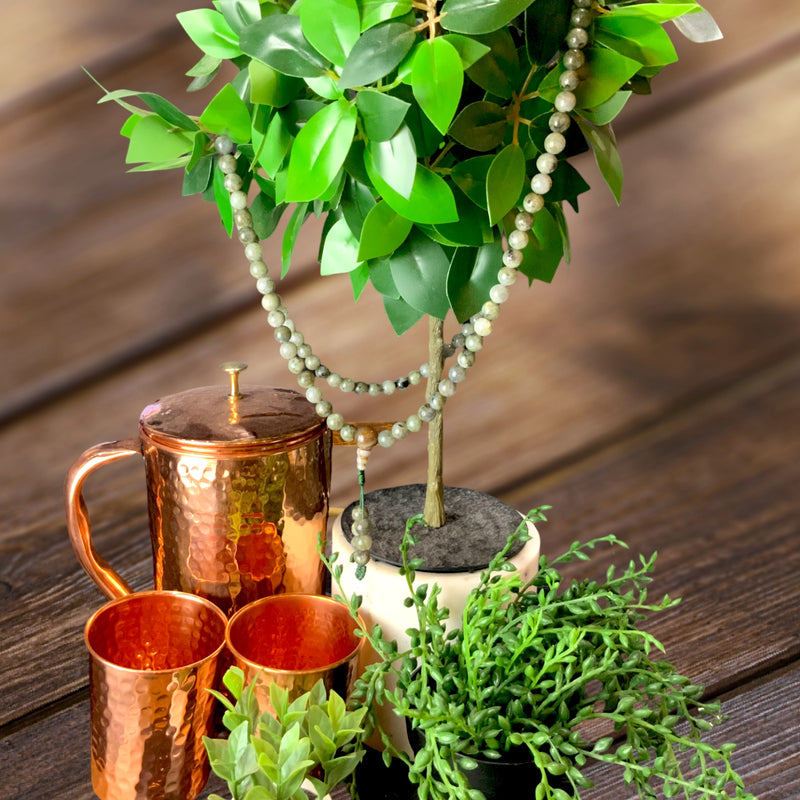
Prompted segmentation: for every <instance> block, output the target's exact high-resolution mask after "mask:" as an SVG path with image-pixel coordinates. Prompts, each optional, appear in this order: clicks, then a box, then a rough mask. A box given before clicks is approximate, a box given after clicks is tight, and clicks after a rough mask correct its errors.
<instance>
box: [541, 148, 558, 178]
mask: <svg viewBox="0 0 800 800" xmlns="http://www.w3.org/2000/svg"><path fill="white" fill-rule="evenodd" d="M556 167H558V159H557V158H556V157H555V156H554V155H553V154H552V153H542V154H541V155H540V156H539V157H538V158H537V159H536V169H538V170H539V172H541V173H543V174H544V175H550V174H551V173H553V172H555V171H556Z"/></svg>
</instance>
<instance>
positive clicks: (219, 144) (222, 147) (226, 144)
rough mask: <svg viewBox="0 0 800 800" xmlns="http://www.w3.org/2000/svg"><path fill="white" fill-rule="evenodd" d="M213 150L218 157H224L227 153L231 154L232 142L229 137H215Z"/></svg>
mask: <svg viewBox="0 0 800 800" xmlns="http://www.w3.org/2000/svg"><path fill="white" fill-rule="evenodd" d="M214 149H215V150H216V151H217V152H218V153H219V154H220V155H226V154H227V153H232V152H233V141H232V140H231V138H230V136H225V135H224V134H223V135H222V136H217V137H216V139H214Z"/></svg>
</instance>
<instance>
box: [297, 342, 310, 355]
mask: <svg viewBox="0 0 800 800" xmlns="http://www.w3.org/2000/svg"><path fill="white" fill-rule="evenodd" d="M295 344H296V345H297V355H299V356H300V358H308V357H309V356H310V355H311V348H310V347H309V346H308V345H307V344H306V343H305V342H295Z"/></svg>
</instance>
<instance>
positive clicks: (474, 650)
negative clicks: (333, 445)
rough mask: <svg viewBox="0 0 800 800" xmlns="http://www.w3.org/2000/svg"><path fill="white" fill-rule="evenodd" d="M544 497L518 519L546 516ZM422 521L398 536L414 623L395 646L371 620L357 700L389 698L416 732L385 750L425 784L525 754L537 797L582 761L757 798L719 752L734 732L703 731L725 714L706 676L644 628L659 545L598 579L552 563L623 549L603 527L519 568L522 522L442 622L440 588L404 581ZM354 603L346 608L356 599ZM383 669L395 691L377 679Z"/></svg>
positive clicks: (443, 793)
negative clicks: (604, 548) (695, 673)
mask: <svg viewBox="0 0 800 800" xmlns="http://www.w3.org/2000/svg"><path fill="white" fill-rule="evenodd" d="M543 511H544V509H536V510H534V511H532V512H531V513H530V514H528V516H527V517H526V520H525V522H527V521H540V520H544V514H543ZM418 521H419V520H418V518H414V519H412V520H410V521H409V524H408V527H407V529H406V534H405V537H404V540H403V544H402V548H401V551H402V559H403V567H402V572H403V573H404V574H405V576H406V580H407V584H408V589H409V594H408V597H407V598H406V600H405V603H406V605H407V606H409V607H412V606H413V607H414V609H415V610H416V614H417V619H418V627H416V628H413V629H410V630H409V631H407V633H408V634H409V636H410V642H411V644H410V648H409V649H408V650H407V651H406V652H403V653H400V654H398V653H397V648H396V645H395V644H394V643H387V642H386V641H385V640H384V639H383V636H382V633H381V631H380V629H379V628H374V629H373V630H372V631H370V632H368V636H369V638H370V641H371V642H372V644H373V647H375V649H376V651H377V652H378V653H379V654H381V655H382V657H383V658H382V660H381V661H380V662H379V663H377V664H373V665H371V666H370V667H369V668H368V669H367V672H366V674H365V675H364V677H363V680H362V681H361V682H360V683H359V684H358V686H357V687H356V695H355V698H356V700H357V701H362V702H367V703H373V702H386V701H389V702H391V703H392V704H393V705H394V708H395V711H396V713H397V714H398V715H400V716H401V717H404V718H405V719H406V720H407V721H408V722H409V724H410V726H411V728H412V729H413V730H416V731H418V732H419V733H420V734H421V739H422V744H421V746H420V747H419V748H418V749H417V750H416V752H415V754H414V757H413V758H412V759H409V758H408V757H406V756H405V755H404V754H402V753H397V752H396V751H394V752H393V755H395V756H399V757H400V758H403V759H404V760H405V761H406V763H407V764H408V765H409V768H410V771H409V774H410V777H411V780H412V781H413V782H414V783H416V784H418V789H419V796H420V797H421V798H430V799H431V800H446V799H448V798H454V797H458V798H470V800H472V798H480V797H481V795H480V793H479V792H477V791H476V790H474V789H472V788H470V785H469V780H468V775H469V771H470V769H472V768H474V767H475V766H476V762H475V758H476V757H480V758H484V759H499V758H501V757H502V756H503V755H505V754H516V755H519V753H520V752H523V753H529V754H530V757H531V759H532V760H533V762H534V764H535V765H536V767H538V770H539V775H540V782H539V784H538V785H537V787H536V789H535V799H536V800H571V799H572V798H579V797H580V793H581V791H582V790H583V789H585V788H588V787H591V786H592V781H591V779H590V778H589V777H588V776H587V774H586V773H585V767H586V765H587V764H588V763H590V762H591V761H600V762H605V763H610V764H615V765H617V766H619V767H620V769H621V771H622V776H621V777H622V780H623V781H624V782H625V783H626V784H628V785H633V786H635V787H636V788H637V790H638V792H639V796H640V797H642V798H654V797H656V794H655V787H656V786H659V785H660V787H661V790H662V791H663V794H664V796H665V797H675V796H677V795H681V796H683V797H700V798H704V799H708V800H710V799H711V798H714V800H723V799H724V798H733V797H735V798H738V799H739V800H755V799H754V797H753V795H751V794H749V793H747V792H746V791H745V789H744V785H743V782H742V779H741V777H740V776H739V775H738V774H737V773H736V772H735V770H734V769H733V768H732V766H731V763H730V756H731V753H732V751H733V749H734V745H732V744H724V745H721V746H720V747H714V746H712V745H710V744H708V743H706V742H704V741H703V740H702V736H703V734H704V733H705V732H706V731H708V730H710V729H711V728H712V727H713V726H714V725H715V724H717V723H718V722H720V721H721V719H722V717H721V714H720V706H719V703H712V702H705V701H704V700H703V687H702V686H699V685H695V684H693V683H691V681H690V680H689V679H688V678H686V677H684V676H682V675H680V674H679V673H678V672H677V671H676V669H675V668H674V667H673V666H672V664H670V663H669V662H668V661H666V660H664V659H662V658H657V657H656V655H657V654H658V653H659V652H661V651H663V646H662V645H661V643H660V642H659V641H658V640H657V639H656V637H654V636H653V635H652V634H650V633H648V632H647V631H645V630H642V629H641V627H640V623H641V622H642V621H643V620H645V619H646V618H647V617H648V616H649V615H650V614H651V613H655V612H659V611H662V610H664V609H668V608H672V607H674V606H675V605H676V604H677V603H678V601H677V600H674V599H671V598H669V597H668V596H665V597H664V598H663V599H662V600H660V601H659V602H656V603H651V602H648V600H647V587H648V584H649V583H650V582H651V580H652V572H653V570H654V566H655V555H653V556H652V557H650V558H644V557H640V558H639V559H638V560H631V561H630V562H629V563H628V565H627V566H626V567H625V569H624V570H622V571H621V573H620V574H617V572H616V569H615V567H614V566H611V567H609V569H608V571H607V573H606V575H605V578H604V579H603V580H600V581H595V580H589V579H583V580H570V581H566V580H565V579H564V578H563V577H562V575H561V573H560V572H559V568H560V567H561V566H562V565H564V564H568V563H570V562H573V561H586V560H589V558H590V552H591V551H593V550H594V549H596V548H597V547H598V546H600V545H605V544H609V545H615V546H621V547H626V545H625V544H624V543H623V542H621V541H620V540H618V539H617V538H616V537H614V536H606V537H602V538H598V539H593V540H591V541H589V542H587V543H585V544H580V543H578V542H575V543H574V544H573V545H572V546H571V547H570V548H569V550H568V551H567V552H566V553H564V554H563V555H561V556H559V557H558V558H555V559H553V560H552V561H548V560H547V558H545V557H542V558H541V560H540V568H539V571H538V573H537V574H536V575H535V576H534V577H533V578H532V579H531V580H529V581H527V582H524V581H523V580H522V578H521V577H520V576H519V574H518V573H517V571H516V569H515V567H514V565H513V564H511V563H510V562H509V561H508V554H509V552H510V551H511V548H512V547H513V546H514V544H515V543H517V542H522V541H525V540H526V539H528V534H527V532H526V529H527V526H526V525H525V523H523V524H522V525H521V526H520V528H519V529H518V530H517V531H516V532H515V533H514V534H513V535H512V536H511V537H510V538H509V540H508V543H507V544H506V546H505V547H504V548H503V550H502V551H501V552H499V553H498V554H497V555H496V556H495V558H494V559H493V560H492V562H491V563H490V565H489V567H488V568H487V569H486V570H485V571H484V572H483V573H482V575H481V579H480V582H479V584H478V585H477V586H476V588H474V589H473V590H472V591H471V592H470V594H469V597H468V599H467V602H466V606H465V609H464V612H463V616H462V618H461V620H460V625H459V626H458V627H451V628H450V629H448V626H447V622H446V621H447V619H448V616H449V612H448V610H447V609H446V608H443V607H440V605H439V602H438V598H439V594H440V587H439V586H438V585H436V584H433V585H426V584H423V585H416V583H415V579H416V570H418V569H420V568H421V567H422V566H423V565H422V563H421V561H420V559H418V558H413V557H411V556H410V548H411V547H413V545H414V544H415V543H416V541H417V538H416V537H415V536H414V533H413V528H414V526H415V524H416V523H417V522H418ZM333 569H334V573H333V574H334V577H335V578H338V576H339V575H341V572H340V570H339V568H338V567H337V566H336V565H335V564H333ZM350 605H351V608H353V610H357V608H358V606H359V598H358V597H353V598H351V600H350ZM389 675H393V676H395V678H396V683H397V686H396V689H388V688H387V678H388V676H389ZM384 741H385V743H386V744H387V746H388V748H389V752H390V753H391V752H392V751H393V748H392V746H391V743H390V742H389V740H388V738H387V737H384ZM389 757H390V756H387V758H389Z"/></svg>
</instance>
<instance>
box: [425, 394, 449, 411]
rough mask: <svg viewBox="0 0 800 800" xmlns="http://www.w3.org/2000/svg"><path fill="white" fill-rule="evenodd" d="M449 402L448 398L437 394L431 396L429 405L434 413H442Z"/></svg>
mask: <svg viewBox="0 0 800 800" xmlns="http://www.w3.org/2000/svg"><path fill="white" fill-rule="evenodd" d="M446 402H447V398H446V397H445V396H444V395H443V394H439V393H438V392H435V393H434V394H432V395H431V398H430V400H428V405H429V406H430V407H431V408H432V409H433V410H434V411H441V410H442V409H443V408H444V404H445V403H446Z"/></svg>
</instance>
